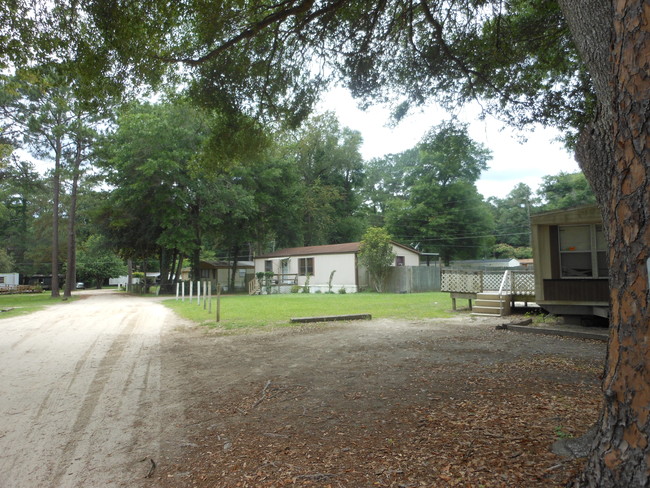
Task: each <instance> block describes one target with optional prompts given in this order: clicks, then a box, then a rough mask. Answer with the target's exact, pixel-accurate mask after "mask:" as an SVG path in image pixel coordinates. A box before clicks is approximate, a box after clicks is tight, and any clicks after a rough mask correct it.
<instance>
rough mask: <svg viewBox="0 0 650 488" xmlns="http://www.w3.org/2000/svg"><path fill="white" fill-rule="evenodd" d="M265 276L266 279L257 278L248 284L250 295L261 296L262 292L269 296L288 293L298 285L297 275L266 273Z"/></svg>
mask: <svg viewBox="0 0 650 488" xmlns="http://www.w3.org/2000/svg"><path fill="white" fill-rule="evenodd" d="M259 274H260V273H258V275H259ZM263 274H264V277H262V278H260V277H259V276H256V277H255V278H253V279H252V280H251V281H250V282H249V283H248V294H249V295H260V294H261V293H262V291H265V292H266V293H267V294H269V295H270V294H271V293H286V292H288V291H291V287H293V286H297V285H298V274H297V273H271V272H264V273H263Z"/></svg>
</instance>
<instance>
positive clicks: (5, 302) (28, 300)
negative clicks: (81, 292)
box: [0, 291, 78, 319]
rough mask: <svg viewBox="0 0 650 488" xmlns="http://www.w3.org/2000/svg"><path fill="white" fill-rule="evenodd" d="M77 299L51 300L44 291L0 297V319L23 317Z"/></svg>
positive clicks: (49, 294) (49, 293)
mask: <svg viewBox="0 0 650 488" xmlns="http://www.w3.org/2000/svg"><path fill="white" fill-rule="evenodd" d="M76 298H78V297H74V296H73V297H71V298H68V299H65V298H63V297H59V298H52V295H51V292H49V291H44V292H41V293H14V294H8V295H0V310H2V312H0V319H8V318H11V317H17V316H19V315H25V314H28V313H32V312H38V311H39V310H42V309H44V308H45V307H48V306H50V305H57V304H61V303H68V302H70V301H72V300H75V299H76Z"/></svg>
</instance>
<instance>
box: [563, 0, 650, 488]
mask: <svg viewBox="0 0 650 488" xmlns="http://www.w3.org/2000/svg"><path fill="white" fill-rule="evenodd" d="M560 3H561V5H562V8H563V10H564V11H565V15H566V17H567V19H568V21H569V23H570V26H571V32H572V35H573V37H574V39H575V40H576V44H577V45H578V49H579V51H580V52H581V56H583V59H584V60H585V62H586V63H587V66H588V69H589V70H590V73H591V74H592V78H593V79H594V84H595V85H596V86H595V89H596V93H597V96H598V105H599V110H598V116H597V118H596V120H595V121H594V122H593V124H591V125H590V126H589V127H587V128H586V129H585V130H584V131H583V133H582V135H581V138H580V141H579V147H578V148H577V151H576V156H577V159H578V161H579V163H580V165H581V167H582V169H583V171H584V172H585V175H586V176H587V178H588V179H589V181H590V182H591V184H592V186H593V187H594V190H595V191H596V193H597V195H598V201H599V204H600V207H601V209H602V212H603V219H604V224H605V228H606V233H607V239H608V242H609V273H610V300H611V303H610V306H611V308H610V310H611V311H610V314H611V315H610V331H611V332H610V340H609V347H608V354H607V361H606V365H605V376H604V380H603V392H604V402H603V410H602V413H601V416H600V419H599V421H598V426H597V427H598V433H597V435H596V438H595V440H594V444H593V446H592V451H591V453H590V455H589V457H588V460H587V464H586V466H585V470H584V471H583V473H582V474H581V476H580V477H579V478H578V479H577V480H575V481H574V482H573V483H571V486H574V487H626V488H627V487H642V486H649V485H650V471H649V470H650V350H649V343H648V341H649V339H650V307H649V306H648V301H649V300H650V292H649V288H648V273H649V272H650V264H649V263H648V259H649V257H650V253H649V249H648V247H649V243H650V199H649V191H650V150H649V149H648V139H649V131H650V126H649V124H650V26H649V23H650V4H649V3H648V2H647V0H612V1H611V2H603V1H602V0H560ZM604 5H606V9H604V8H603V7H604ZM604 22H608V23H609V28H606V26H605V25H603V24H604ZM599 32H600V34H597V33H599ZM607 37H609V39H607ZM605 47H606V48H607V50H608V57H607V61H606V62H604V58H603V55H602V54H603V50H604V49H605ZM605 79H608V83H605V82H604V81H605Z"/></svg>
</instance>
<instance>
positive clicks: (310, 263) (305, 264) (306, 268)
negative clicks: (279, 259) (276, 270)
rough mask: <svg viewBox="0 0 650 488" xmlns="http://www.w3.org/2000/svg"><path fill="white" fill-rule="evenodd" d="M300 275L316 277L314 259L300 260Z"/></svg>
mask: <svg viewBox="0 0 650 488" xmlns="http://www.w3.org/2000/svg"><path fill="white" fill-rule="evenodd" d="M298 274H299V275H300V276H307V275H308V274H309V275H312V276H313V275H314V258H299V259H298Z"/></svg>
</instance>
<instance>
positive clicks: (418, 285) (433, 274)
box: [384, 265, 440, 293]
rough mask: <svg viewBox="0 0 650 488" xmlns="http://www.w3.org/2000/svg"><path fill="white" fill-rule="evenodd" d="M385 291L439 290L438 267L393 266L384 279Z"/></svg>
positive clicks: (417, 291)
mask: <svg viewBox="0 0 650 488" xmlns="http://www.w3.org/2000/svg"><path fill="white" fill-rule="evenodd" d="M384 286H385V291H386V292H387V293H422V292H426V291H440V267H439V266H437V265H433V266H395V267H392V268H391V271H390V274H389V275H388V278H387V279H386V283H385V285H384Z"/></svg>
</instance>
